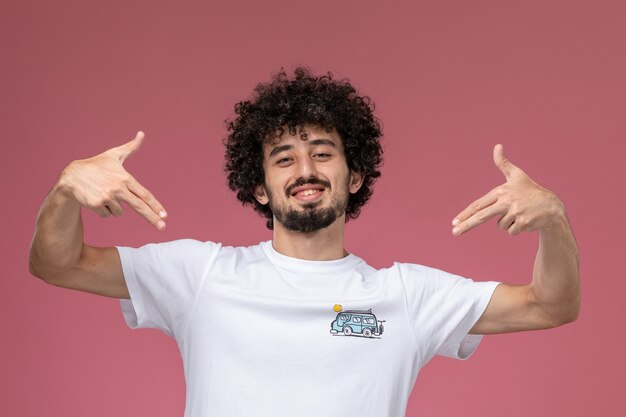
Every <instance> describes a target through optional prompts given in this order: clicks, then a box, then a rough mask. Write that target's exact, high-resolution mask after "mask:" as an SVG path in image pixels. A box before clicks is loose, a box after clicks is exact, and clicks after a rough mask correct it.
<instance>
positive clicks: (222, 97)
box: [0, 0, 626, 417]
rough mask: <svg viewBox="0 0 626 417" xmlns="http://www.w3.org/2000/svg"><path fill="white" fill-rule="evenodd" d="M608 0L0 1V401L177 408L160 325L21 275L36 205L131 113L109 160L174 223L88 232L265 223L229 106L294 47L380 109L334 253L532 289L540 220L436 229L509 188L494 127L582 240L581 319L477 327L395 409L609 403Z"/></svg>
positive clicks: (611, 129)
mask: <svg viewBox="0 0 626 417" xmlns="http://www.w3.org/2000/svg"><path fill="white" fill-rule="evenodd" d="M624 4H625V3H624V2H621V1H615V2H608V1H594V2H591V1H586V2H585V1H517V2H501V1H471V2H468V1H412V2H402V3H401V2H393V4H392V2H382V1H379V2H374V1H369V0H361V1H352V0H345V1H344V0H342V1H336V0H335V1H325V0H324V1H316V2H296V1H284V0H274V1H248V2H240V1H232V2H228V3H227V2H219V3H218V2H211V3H209V2H206V1H204V2H200V1H194V2H173V1H172V2H163V1H141V2H129V1H124V2H111V1H108V2H99V3H96V2H83V1H53V2H50V1H36V2H33V1H20V2H3V4H2V13H1V17H0V33H1V36H0V42H1V43H2V45H1V46H2V49H1V50H2V56H3V64H2V66H0V74H1V85H2V88H1V93H0V94H1V98H2V103H1V109H0V110H1V111H0V117H1V118H2V122H1V123H0V134H1V137H2V152H1V153H0V158H1V166H2V175H1V178H0V181H1V186H2V190H3V195H4V204H3V205H2V216H1V221H2V225H1V227H2V235H3V238H2V239H1V245H2V250H1V253H2V264H3V266H4V268H3V269H4V274H2V275H3V277H2V279H1V280H0V297H2V301H1V303H0V317H2V328H1V330H2V334H3V340H2V343H1V344H0V349H1V351H0V353H1V355H0V369H1V371H0V383H1V386H0V411H2V414H3V415H7V416H63V417H73V416H90V417H99V416H155V417H159V416H182V414H183V409H184V389H185V388H184V381H183V374H182V367H181V363H180V357H179V355H178V351H177V348H176V345H175V342H174V341H173V340H171V339H169V338H167V337H166V336H164V335H163V334H162V333H160V332H158V331H146V330H140V331H131V330H129V329H127V328H126V325H125V324H124V322H123V319H122V316H121V313H120V311H119V306H118V302H117V301H116V300H113V299H107V298H101V297H97V296H94V295H90V294H85V293H79V292H74V291H67V290H63V289H60V288H55V287H52V286H48V285H44V284H43V283H42V282H41V281H39V280H38V279H36V278H33V277H31V276H30V275H29V273H28V269H27V255H28V247H29V243H30V239H31V236H32V232H33V224H34V221H35V217H36V214H37V210H38V207H39V204H40V203H41V201H42V199H43V198H44V196H45V194H46V193H47V192H48V190H49V189H50V187H51V186H52V184H53V183H54V181H55V179H56V177H57V175H58V173H59V172H60V170H61V169H62V168H63V167H64V166H65V165H66V164H67V163H68V162H69V161H71V160H72V159H78V158H85V157H88V156H91V155H95V154H97V153H100V152H102V151H104V150H105V149H107V148H110V147H112V146H116V145H118V144H121V143H123V142H125V141H126V140H128V139H130V138H132V137H133V136H134V134H135V132H136V131H137V130H139V129H142V130H144V131H145V132H146V134H147V141H146V143H145V146H144V148H143V149H142V150H141V151H140V152H139V153H138V154H136V155H134V156H133V157H132V158H131V159H129V160H128V162H127V164H126V167H127V168H128V169H129V171H131V172H132V173H133V174H134V175H135V176H136V177H137V178H138V179H139V180H140V181H141V182H142V183H143V184H144V185H145V186H147V187H148V188H149V189H151V190H152V191H153V192H154V193H155V194H156V195H157V197H158V198H159V199H160V201H161V202H162V203H163V204H164V205H165V207H166V208H167V209H168V211H169V213H170V219H169V223H168V229H167V230H166V231H165V232H162V233H159V232H158V231H156V230H155V229H153V228H152V227H151V226H149V225H148V224H147V223H146V222H145V221H143V220H142V219H140V218H139V217H138V216H137V215H135V214H134V213H131V212H130V211H128V212H127V214H126V215H125V216H124V217H123V218H121V219H108V220H102V219H100V218H98V217H97V216H96V215H95V214H93V213H85V216H84V217H85V223H86V241H87V242H88V243H90V244H95V245H113V244H122V245H141V244H143V243H146V242H149V241H164V240H172V239H176V238H181V237H191V238H197V239H204V240H215V241H221V242H224V243H226V244H240V245H242V244H252V243H256V242H258V241H259V240H266V239H269V238H270V236H271V235H270V233H269V232H268V231H267V230H266V229H265V228H264V222H263V221H262V220H261V219H260V218H258V217H257V216H256V215H255V214H253V213H252V212H251V211H250V210H247V209H242V208H240V206H239V204H238V203H237V201H236V199H235V197H234V195H233V194H232V193H230V192H229V191H228V190H227V189H226V186H225V178H224V175H223V173H222V170H221V167H222V158H223V149H222V144H221V141H222V138H223V137H224V135H225V129H224V124H223V121H224V119H225V118H227V117H230V116H231V115H232V109H233V105H234V103H235V102H237V101H238V100H240V99H243V98H245V97H247V96H248V94H249V93H250V92H251V90H252V88H253V86H254V85H255V84H256V83H257V82H259V81H266V80H267V79H268V78H269V76H270V74H271V73H272V72H274V71H276V70H278V69H280V67H281V66H284V67H286V68H289V69H291V68H293V67H294V66H295V65H298V64H305V65H309V66H310V67H312V68H313V69H314V70H315V71H317V72H322V71H327V70H331V71H333V72H334V73H336V74H337V75H338V76H340V77H349V78H350V79H351V80H353V83H354V84H355V85H356V86H358V87H359V88H361V90H362V91H363V92H364V93H366V94H369V95H371V97H372V98H373V99H374V101H375V103H376V107H377V114H378V116H379V117H380V118H381V119H382V120H383V122H384V131H385V137H384V139H383V143H384V147H385V157H386V162H385V166H384V171H383V177H382V179H381V180H380V182H379V183H378V186H377V189H376V192H375V194H374V198H373V200H372V202H371V204H370V205H369V206H367V207H366V208H365V210H364V212H363V214H362V216H361V218H359V219H358V220H357V221H355V222H354V223H350V224H349V226H348V237H347V248H348V250H350V251H352V252H355V253H357V254H359V255H360V256H362V257H364V258H366V259H367V260H369V261H370V263H371V264H372V265H374V266H379V267H380V266H387V265H389V264H391V263H392V262H393V261H404V262H415V263H422V264H427V265H431V266H436V267H439V268H443V269H446V270H449V271H451V272H455V273H459V274H462V275H465V276H469V277H473V278H475V279H479V280H491V279H495V280H504V281H507V282H510V283H524V282H527V281H528V280H529V279H530V275H531V269H532V264H533V259H534V254H535V250H536V244H537V236H536V235H535V234H525V235H522V236H518V237H516V238H512V237H510V236H508V235H507V234H506V233H504V232H501V231H500V230H499V229H497V227H495V223H494V222H490V223H489V224H486V225H483V226H482V227H481V228H479V229H476V230H475V231H473V232H472V233H470V234H468V235H466V236H463V237H461V238H455V237H453V236H452V235H451V233H450V220H451V219H452V217H453V216H454V215H455V214H457V213H458V212H459V211H461V210H462V209H463V208H464V207H465V206H466V205H467V204H468V203H470V202H471V201H473V200H474V199H475V198H477V197H479V196H481V195H483V194H484V193H486V192H487V191H489V190H490V189H491V188H493V187H494V186H496V185H498V184H500V183H501V182H503V180H504V178H503V176H502V175H501V174H500V173H499V171H498V170H497V169H496V168H495V167H494V166H493V163H492V158H491V150H492V147H493V145H494V144H495V143H498V142H502V143H503V144H504V145H505V153H506V155H507V156H508V157H509V158H510V159H511V160H512V161H513V162H514V163H516V164H518V165H519V166H520V167H522V168H523V169H525V170H526V171H527V173H528V174H529V175H531V177H533V178H534V179H535V180H536V181H538V182H539V183H541V184H543V185H544V186H546V187H548V188H551V189H553V190H555V191H556V192H557V193H558V194H559V195H560V196H561V198H562V199H563V200H564V201H565V203H566V205H567V207H568V210H569V215H570V219H571V222H572V225H573V227H574V231H575V233H576V236H577V239H578V242H579V245H580V251H581V270H582V279H583V295H584V296H583V306H582V312H581V315H580V318H579V320H578V321H577V322H575V323H573V324H570V325H567V326H564V327H561V328H558V329H554V330H550V331H540V332H527V333H517V334H507V335H496V336H489V337H487V338H486V339H485V340H484V341H483V344H482V346H481V347H480V348H479V349H478V351H477V352H476V354H475V356H474V357H472V358H471V359H470V360H469V361H467V362H460V361H452V360H448V359H439V358H436V359H435V360H433V361H432V362H431V363H430V364H429V365H427V366H426V368H424V370H423V371H422V374H421V376H420V378H419V379H418V382H417V384H416V389H415V390H414V392H413V395H412V397H411V401H410V403H409V409H408V416H418V415H420V416H451V415H460V414H461V413H462V415H464V416H468V417H469V416H483V417H484V416H502V415H504V416H509V417H514V416H528V415H533V416H589V415H602V416H616V415H625V414H624V413H626V405H625V400H624V395H623V387H624V382H623V378H624V375H626V364H625V359H624V353H623V349H624V346H625V344H626V336H625V332H624V324H623V318H624V316H625V313H626V308H625V303H624V293H625V292H626V283H625V281H624V279H623V273H621V270H618V267H617V265H618V260H620V259H622V260H623V259H624V257H625V254H626V245H625V243H624V242H625V240H624V231H625V228H624V225H623V222H624V214H623V207H624V203H625V199H626V198H625V188H626V187H625V181H624V162H623V161H624V152H625V151H626V146H625V145H624V139H625V131H626V117H625V115H626V113H625V111H626V77H625V74H626V6H624ZM619 167H622V168H619ZM329 383H332V381H329ZM449 395H453V396H454V397H455V400H452V401H451V400H450V399H449Z"/></svg>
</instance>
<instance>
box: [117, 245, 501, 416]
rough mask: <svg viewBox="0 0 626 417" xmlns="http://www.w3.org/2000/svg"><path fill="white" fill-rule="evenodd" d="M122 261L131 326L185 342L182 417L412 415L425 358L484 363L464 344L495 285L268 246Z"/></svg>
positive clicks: (123, 252)
mask: <svg viewBox="0 0 626 417" xmlns="http://www.w3.org/2000/svg"><path fill="white" fill-rule="evenodd" d="M118 250H119V253H120V257H121V260H122V267H123V270H124V276H125V279H126V283H127V285H128V290H129V292H130V296H131V298H130V300H120V301H121V306H122V311H123V314H124V318H125V320H126V323H127V324H128V326H129V327H131V328H138V327H150V328H158V329H161V330H162V331H164V332H165V333H166V334H168V335H170V336H172V337H174V338H175V339H176V341H177V343H178V347H179V349H180V352H181V356H182V359H183V365H184V371H185V380H186V386H187V398H186V407H185V417H238V416H254V417H276V416H299V417H320V416H325V417H332V416H341V417H367V416H373V417H385V416H389V417H403V416H404V415H405V410H406V404H407V401H408V398H409V394H410V393H411V390H412V388H413V384H414V382H415V378H416V377H417V374H418V372H419V370H420V368H421V367H422V366H424V365H425V364H426V362H428V360H430V359H431V358H432V357H433V356H434V355H435V354H441V355H446V356H451V357H456V358H461V359H464V358H466V357H468V356H469V355H470V354H471V353H472V352H473V351H474V349H475V348H476V346H477V345H478V343H479V341H480V339H481V336H477V335H468V334H467V333H468V331H469V330H470V329H471V327H472V326H473V325H474V323H475V322H476V321H477V320H478V319H479V318H480V316H481V314H482V313H483V311H484V310H485V308H486V306H487V304H488V302H489V300H490V298H491V294H492V293H493V291H494V289H495V287H496V286H497V285H498V283H497V282H473V281H471V280H469V279H465V278H461V277H459V276H456V275H452V274H448V273H446V272H443V271H440V270H437V269H433V268H427V267H424V266H420V265H412V264H400V263H396V264H394V265H393V266H392V267H391V268H387V269H381V270H376V269H374V268H372V267H370V266H369V265H367V264H366V263H365V262H364V261H363V260H362V259H361V258H359V257H357V256H355V255H352V254H351V255H348V256H346V257H345V258H342V259H339V260H334V261H305V260H300V259H296V258H291V257H287V256H284V255H281V254H280V253H278V252H276V251H275V250H274V249H273V247H272V243H271V241H269V242H263V243H261V244H259V245H256V246H251V247H225V246H222V245H220V244H218V243H213V242H199V241H195V240H178V241H173V242H168V243H161V244H149V245H146V246H143V247H141V248H138V249H133V248H127V247H119V248H118ZM381 331H382V333H381Z"/></svg>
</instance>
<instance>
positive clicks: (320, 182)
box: [285, 177, 330, 197]
mask: <svg viewBox="0 0 626 417" xmlns="http://www.w3.org/2000/svg"><path fill="white" fill-rule="evenodd" d="M307 184H311V185H322V186H323V187H324V188H330V182H328V181H325V180H323V179H320V178H317V177H311V178H307V179H304V178H302V177H301V178H298V179H297V180H296V181H295V182H294V183H293V184H291V185H290V186H289V187H287V189H286V190H285V193H286V194H287V197H289V196H291V193H292V191H293V189H294V188H296V187H302V186H303V185H307Z"/></svg>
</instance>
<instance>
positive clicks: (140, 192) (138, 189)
mask: <svg viewBox="0 0 626 417" xmlns="http://www.w3.org/2000/svg"><path fill="white" fill-rule="evenodd" d="M127 187H128V189H129V190H130V192H131V193H133V194H134V195H136V196H137V197H139V199H141V200H142V201H143V202H144V203H145V204H146V205H147V206H148V207H149V208H150V210H152V212H153V213H154V214H155V215H156V216H157V217H159V218H161V219H165V218H166V217H167V212H166V211H165V208H163V205H162V204H161V203H160V202H159V201H158V200H157V199H156V198H155V197H154V195H153V194H152V193H151V192H150V191H149V190H148V189H147V188H146V187H144V186H143V185H141V184H140V183H139V182H138V181H137V180H135V179H134V178H131V180H130V181H129V182H128V185H127Z"/></svg>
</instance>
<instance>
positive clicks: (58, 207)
mask: <svg viewBox="0 0 626 417" xmlns="http://www.w3.org/2000/svg"><path fill="white" fill-rule="evenodd" d="M82 246H83V224H82V219H81V215H80V204H79V203H78V202H77V201H76V200H75V199H74V198H73V197H72V196H71V194H70V193H69V192H67V190H66V189H65V188H64V186H63V185H62V184H60V182H57V184H55V186H54V187H53V189H52V190H51V191H50V193H49V194H48V196H47V197H46V199H45V200H44V202H43V204H42V205H41V208H40V210H39V214H38V216H37V223H36V226H35V235H34V237H33V241H32V244H31V249H30V257H29V268H30V271H31V273H33V274H34V275H37V276H39V277H40V278H43V279H46V278H48V276H49V275H51V274H54V273H57V272H62V271H64V270H66V269H68V268H71V267H72V266H73V265H75V264H76V262H78V260H79V259H80V255H81V251H82Z"/></svg>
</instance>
